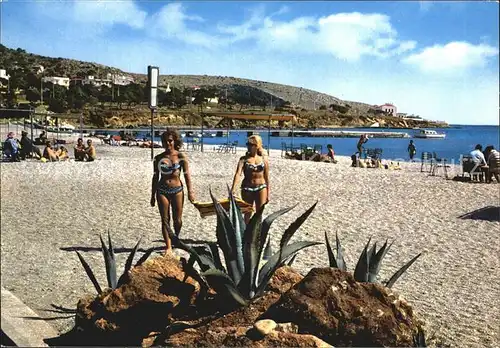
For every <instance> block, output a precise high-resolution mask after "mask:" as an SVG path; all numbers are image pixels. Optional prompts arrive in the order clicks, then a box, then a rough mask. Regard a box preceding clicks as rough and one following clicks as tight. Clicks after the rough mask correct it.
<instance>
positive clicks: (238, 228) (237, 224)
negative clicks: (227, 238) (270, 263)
mask: <svg viewBox="0 0 500 348" xmlns="http://www.w3.org/2000/svg"><path fill="white" fill-rule="evenodd" d="M227 190H228V192H229V221H231V224H232V225H233V228H234V232H235V233H234V234H235V242H236V260H237V261H238V268H239V270H240V273H241V274H243V273H244V272H245V264H244V261H243V238H244V234H245V229H246V225H245V219H244V218H243V214H242V213H241V210H240V207H239V206H238V204H237V203H236V200H235V199H234V196H233V191H231V189H230V188H229V185H228V186H227Z"/></svg>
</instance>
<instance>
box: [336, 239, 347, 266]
mask: <svg viewBox="0 0 500 348" xmlns="http://www.w3.org/2000/svg"><path fill="white" fill-rule="evenodd" d="M335 241H336V244H337V259H336V261H337V268H338V269H340V270H341V271H344V272H347V265H346V263H345V260H344V252H343V251H342V246H341V245H340V239H339V235H338V233H337V232H335Z"/></svg>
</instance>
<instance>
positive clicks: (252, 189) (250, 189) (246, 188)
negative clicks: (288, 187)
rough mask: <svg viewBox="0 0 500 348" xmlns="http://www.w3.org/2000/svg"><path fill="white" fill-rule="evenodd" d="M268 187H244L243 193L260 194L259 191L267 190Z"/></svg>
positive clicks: (263, 185)
mask: <svg viewBox="0 0 500 348" xmlns="http://www.w3.org/2000/svg"><path fill="white" fill-rule="evenodd" d="M266 187H267V185H266V184H260V185H257V186H255V187H242V188H241V191H245V192H259V191H261V190H263V189H265V188H266Z"/></svg>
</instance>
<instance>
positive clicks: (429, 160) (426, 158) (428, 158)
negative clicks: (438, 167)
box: [420, 152, 434, 173]
mask: <svg viewBox="0 0 500 348" xmlns="http://www.w3.org/2000/svg"><path fill="white" fill-rule="evenodd" d="M420 159H421V160H422V164H421V165H420V172H423V171H424V166H425V165H428V166H429V173H430V172H431V171H432V166H433V161H434V157H433V156H432V153H430V152H422V156H421V157H420Z"/></svg>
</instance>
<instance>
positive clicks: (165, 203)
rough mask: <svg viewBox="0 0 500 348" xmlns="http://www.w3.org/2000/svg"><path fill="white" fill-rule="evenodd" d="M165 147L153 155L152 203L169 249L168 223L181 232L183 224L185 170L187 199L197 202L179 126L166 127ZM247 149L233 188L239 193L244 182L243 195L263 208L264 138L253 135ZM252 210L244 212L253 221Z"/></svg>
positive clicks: (266, 173) (266, 194) (266, 187)
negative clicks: (238, 190)
mask: <svg viewBox="0 0 500 348" xmlns="http://www.w3.org/2000/svg"><path fill="white" fill-rule="evenodd" d="M161 140H162V145H163V148H164V149H165V151H163V152H162V153H160V154H159V155H157V156H156V157H155V158H154V163H153V178H152V183H151V206H152V207H154V206H155V205H156V203H157V204H158V209H159V212H160V217H161V224H162V234H163V239H164V241H165V244H166V252H169V251H171V250H172V243H171V240H170V237H169V235H168V227H167V226H169V224H170V220H171V214H172V217H173V218H172V219H173V227H174V233H175V234H176V235H179V233H180V231H181V228H182V211H183V207H184V187H183V184H182V181H181V179H180V177H181V173H182V172H184V179H185V182H186V186H187V192H188V199H189V201H190V202H191V203H194V202H195V195H194V191H193V185H192V181H191V172H190V170H189V160H188V158H187V156H186V154H185V153H183V152H180V149H181V147H182V138H181V136H180V134H179V133H178V131H177V130H174V129H167V130H166V131H165V132H164V133H163V134H162V136H161ZM246 145H247V152H246V154H245V155H244V156H242V157H241V158H240V159H239V161H238V164H237V167H236V172H235V174H234V177H233V184H232V191H233V194H235V195H237V194H236V191H237V187H238V185H239V182H240V180H241V177H242V176H243V180H242V182H241V191H240V192H241V198H242V199H243V200H244V201H245V202H247V203H248V204H250V205H254V206H255V209H256V210H258V209H260V208H261V207H262V206H263V205H264V204H266V203H267V202H268V201H269V190H270V188H269V158H268V156H267V153H266V152H265V150H264V149H263V147H262V138H261V137H260V136H258V135H252V136H250V137H249V138H248V140H247V144H246ZM251 215H252V213H251V212H248V213H245V215H244V218H245V222H246V223H248V222H249V221H250V218H251Z"/></svg>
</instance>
